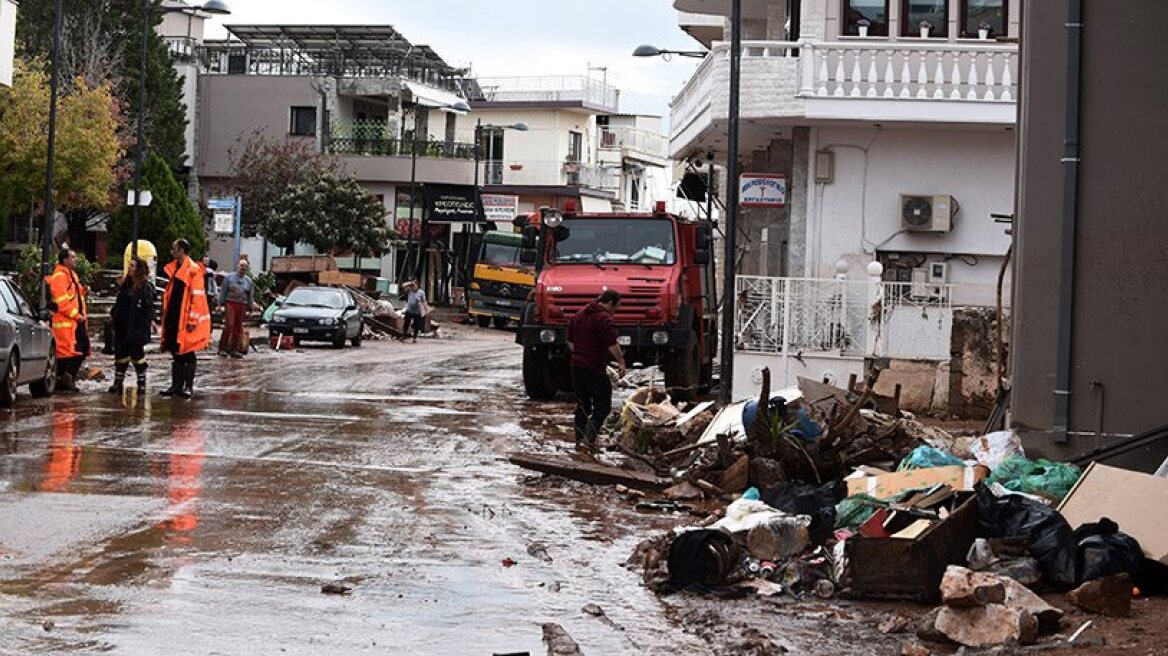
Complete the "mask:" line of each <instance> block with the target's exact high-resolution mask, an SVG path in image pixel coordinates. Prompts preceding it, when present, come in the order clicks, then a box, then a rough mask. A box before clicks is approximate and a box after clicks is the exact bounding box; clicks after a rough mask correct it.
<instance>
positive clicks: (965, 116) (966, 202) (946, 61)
mask: <svg viewBox="0 0 1168 656" xmlns="http://www.w3.org/2000/svg"><path fill="white" fill-rule="evenodd" d="M1020 3H1021V0H1013V1H1012V2H1011V0H984V1H979V2H972V1H968V0H744V1H743V3H742V6H743V22H742V38H743V43H742V59H741V63H742V66H741V94H740V102H741V106H740V117H741V120H740V142H739V168H740V171H742V172H744V173H749V172H757V173H767V174H782V175H785V176H786V181H787V202H786V206H785V207H782V208H743V209H742V210H741V211H740V213H739V217H740V218H739V226H740V231H739V245H740V247H741V248H742V249H743V251H744V252H743V253H742V254H741V256H742V259H741V261H742V266H741V268H740V273H742V274H746V275H752V276H765V277H795V278H811V279H821V280H827V281H831V280H832V279H833V278H834V277H836V276H837V274H839V273H842V274H843V276H844V277H845V278H847V279H850V280H853V281H866V280H867V275H868V273H867V272H868V267H869V265H870V264H871V263H872V262H874V261H876V262H880V263H881V265H882V269H883V273H882V276H883V279H884V281H887V282H890V283H896V282H901V283H905V284H904V285H903V288H904V291H905V293H904V294H903V296H904V300H906V301H909V302H914V303H919V304H922V305H928V304H929V303H933V302H935V305H938V306H943V307H952V306H956V305H993V303H994V299H995V291H996V290H995V283H996V281H997V278H998V274H999V271H1000V269H1001V267H1002V265H1003V258H1004V256H1005V254H1006V251H1007V248H1008V247H1009V244H1010V240H1009V237H1008V236H1007V234H1006V231H1005V228H1006V227H1007V226H1004V225H1002V224H1000V223H997V222H995V220H994V219H993V218H992V217H991V214H995V213H1000V214H1010V213H1012V211H1013V206H1014V169H1015V137H1014V125H1015V120H1016V112H1017V108H1016V103H1017V97H1018V86H1017V80H1018V52H1017V45H1016V37H1017V35H1018V33H1019V24H1018V20H1019V18H1018V17H1019V15H1020V13H1021V12H1020V7H1019V5H1020ZM730 4H731V3H730V2H729V0H675V2H674V6H675V7H676V8H677V9H678V10H679V11H680V12H682V13H681V15H680V19H679V23H680V25H681V27H682V29H683V30H685V31H686V32H688V33H689V34H690V35H691V36H693V37H694V38H695V39H697V40H698V41H700V42H701V43H702V44H703V45H705V46H706V47H707V48H709V50H710V53H709V55H708V56H707V57H706V58H705V60H704V61H703V62H702V64H701V65H700V67H699V68H698V69H697V71H696V72H695V73H694V75H693V76H692V77H691V79H690V80H689V81H688V83H687V84H686V85H685V87H684V88H683V89H682V90H681V91H680V92H679V93H678V94H677V96H676V97H675V98H674V100H673V102H672V104H671V117H670V148H669V150H670V155H671V156H672V157H674V158H675V159H683V158H688V157H692V156H696V155H699V154H701V153H705V152H707V151H713V152H715V153H716V156H717V158H718V159H719V161H722V162H724V161H725V157H726V128H727V117H728V114H729V112H728V98H729V43H728V41H729V37H730V33H729V29H728V27H729V21H728V17H729V13H730ZM979 27H980V28H982V29H980V30H979ZM987 28H988V29H987ZM979 32H981V33H979ZM950 197H951V198H952V202H950V201H949V199H950ZM914 281H915V282H916V283H917V285H911V283H912V282H914ZM798 284H799V283H792V285H793V286H797V285H798ZM807 284H811V283H807ZM860 284H866V283H863V282H861V283H860ZM781 286H782V285H781V284H780V285H779V287H781ZM779 287H775V289H778V288H779ZM892 289H894V290H895V289H898V288H896V287H893V288H892ZM831 293H832V294H835V297H836V302H837V303H838V302H839V298H840V297H843V296H847V294H839V293H838V292H831ZM796 296H799V294H796ZM1006 297H1007V298H1008V291H1007V292H1006ZM874 298H875V297H872V296H871V295H870V294H869V293H868V292H866V291H860V292H859V293H858V298H857V300H856V304H857V307H858V308H859V309H858V310H856V309H855V308H853V312H854V313H855V314H857V315H858V317H859V319H860V321H861V323H864V322H867V320H868V319H867V317H868V315H869V314H870V313H869V312H867V311H866V310H868V309H869V305H870V302H871V301H873V299H874ZM819 300H822V294H816V293H811V294H810V295H809V296H808V297H806V298H804V301H805V302H804V304H803V305H802V306H800V305H798V303H799V301H798V300H792V301H791V302H792V303H794V304H795V305H794V306H793V308H792V309H793V310H794V314H795V318H793V319H790V320H789V321H788V322H786V324H784V325H787V324H789V326H788V330H787V331H786V332H785V333H784V334H785V335H787V336H788V337H791V336H792V335H794V334H796V333H802V334H808V335H817V336H819V338H820V339H819V341H820V342H821V343H824V340H823V339H822V337H823V336H824V335H827V336H828V337H829V339H827V340H826V341H827V343H829V344H831V343H832V342H833V340H832V339H830V338H831V337H833V336H834V337H835V338H838V337H839V334H840V332H841V330H842V328H841V327H840V326H842V325H845V324H847V323H848V322H847V321H839V320H832V321H830V322H829V323H828V324H825V325H823V326H819V327H818V328H816V327H814V326H808V325H802V324H799V320H800V314H801V311H802V310H806V309H807V304H808V303H815V302H818V301H819ZM776 303H778V306H781V305H782V303H781V302H779V301H777V300H776ZM888 305H891V303H889V302H886V303H885V304H884V307H885V308H887V306H888ZM756 309H759V308H756ZM771 309H773V308H769V307H768V308H762V313H763V314H764V315H765V314H767V313H768V312H770V311H771ZM743 311H744V308H743V307H742V306H741V305H740V307H739V314H740V317H739V320H740V323H741V322H743V321H749V317H743V316H741V315H742V313H743ZM803 314H804V317H803V318H805V317H806V316H810V315H814V314H815V313H814V312H809V313H803ZM843 314H847V312H844V313H843ZM782 315H783V312H782V311H781V307H780V311H779V315H778V316H782ZM757 316H759V315H757V314H756V315H755V317H756V318H757ZM804 323H806V322H804ZM894 323H895V322H894ZM934 323H936V322H934ZM942 323H944V322H942ZM796 324H799V325H796ZM889 325H890V324H887V323H885V324H882V325H877V326H875V332H877V333H881V337H880V340H877V342H878V343H877V342H873V341H872V340H871V339H870V336H869V337H863V336H860V335H856V334H849V335H848V339H847V340H845V341H847V342H848V343H849V344H850V347H849V348H842V347H840V344H838V343H834V344H831V345H830V346H829V347H823V348H820V349H813V348H810V346H811V345H810V344H803V343H799V342H798V341H794V340H793V337H792V338H791V339H790V340H784V339H778V341H780V342H785V343H784V344H779V345H777V346H776V348H777V350H776V351H774V352H781V353H788V352H790V351H794V352H795V353H799V354H800V355H801V357H800V359H799V360H797V361H795V364H794V365H790V366H788V364H789V363H788V364H784V365H783V366H782V368H781V371H787V372H789V373H790V376H789V378H790V377H793V375H795V374H799V375H807V376H811V377H813V378H818V377H819V376H820V375H822V374H824V373H834V374H837V375H839V376H843V375H844V374H846V373H852V372H855V371H857V370H858V369H857V367H858V366H859V365H857V361H859V362H860V363H861V364H862V360H863V357H862V356H864V355H867V356H884V357H893V358H895V357H917V358H920V357H927V358H932V359H936V360H938V361H940V360H943V359H947V358H948V349H949V343H948V341H947V336H948V332H947V330H945V334H944V335H940V336H939V337H938V338H937V339H931V340H924V341H930V342H935V347H930V348H925V347H923V346H922V345H921V344H922V342H921V340H919V339H918V340H915V342H914V340H901V339H900V338H901V337H903V332H902V334H900V335H897V334H891V335H890V330H889ZM938 325H940V324H938ZM777 326H778V324H776V326H775V327H776V329H777ZM845 332H846V331H845ZM867 332H872V331H867ZM891 332H893V333H895V332H896V331H891ZM772 337H775V338H776V339H777V336H775V335H772ZM889 338H892V340H893V341H905V342H906V343H908V344H910V345H912V344H915V348H908V349H907V351H905V352H904V353H903V354H902V353H899V352H894V351H893V350H891V349H890V347H887V344H888V339H889ZM747 341H749V340H747ZM881 344H884V345H885V347H882V346H881ZM798 347H806V348H799V349H798V351H795V349H796V348H798ZM818 350H822V351H825V352H830V351H834V352H835V356H834V357H836V358H837V360H836V361H834V364H832V365H831V366H830V367H828V366H826V365H823V364H821V363H816V364H811V365H806V366H805V365H803V364H801V362H805V361H807V357H808V354H809V353H811V352H814V351H818ZM743 351H744V352H745V353H750V352H751V348H750V347H746V348H744V349H743ZM849 353H850V355H849ZM790 354H791V355H793V354H794V353H790ZM857 355H858V356H861V357H859V358H857V357H854V356H857ZM840 358H843V359H842V360H840ZM751 369H752V367H750V366H747V367H742V366H737V367H736V381H735V383H736V389H749V388H750V387H751V385H750V383H749V380H748V379H744V378H742V377H743V376H748V375H749V374H750V371H751ZM744 370H745V371H744Z"/></svg>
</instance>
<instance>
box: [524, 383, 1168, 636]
mask: <svg viewBox="0 0 1168 656" xmlns="http://www.w3.org/2000/svg"><path fill="white" fill-rule="evenodd" d="M766 378H767V376H766V375H764V385H763V392H762V394H761V395H760V396H759V398H758V399H756V400H751V401H747V402H742V403H736V404H732V405H729V406H726V407H723V408H721V409H720V410H717V411H715V407H714V404H713V403H710V402H706V403H699V404H695V405H688V406H687V405H675V404H674V403H673V402H672V401H671V399H670V398H669V396H668V394H666V393H665V391H664V390H662V389H660V388H656V387H644V388H641V389H638V390H637V391H635V392H634V393H633V394H632V395H631V396H630V397H628V399H627V400H626V401H625V403H624V405H623V407H622V408H621V411H620V413H619V418H617V419H616V420H614V422H613V423H612V425H611V426H610V428H611V429H612V431H613V432H614V433H615V440H614V443H613V445H612V447H611V449H612V450H614V451H618V452H620V453H622V454H623V455H624V458H625V460H624V462H623V464H621V465H619V466H617V465H609V464H606V463H603V462H590V463H587V464H581V465H572V464H567V463H565V462H563V461H556V460H555V459H554V458H546V457H545V458H542V459H537V458H527V459H526V460H525V459H524V458H523V457H519V456H513V458H512V461H513V462H516V463H517V464H521V465H522V466H526V467H530V468H532V469H539V470H541V471H545V472H549V473H556V474H559V475H564V476H568V477H572V478H577V479H579V480H583V481H587V482H592V483H608V484H618V485H619V486H622V487H618V489H620V490H624V491H626V492H628V493H629V494H630V496H632V497H635V498H636V499H637V500H638V504H637V508H638V509H644V510H672V511H684V512H688V513H689V514H691V515H698V516H701V517H702V519H699V520H697V521H695V522H693V523H691V524H688V525H685V526H679V527H677V528H675V529H673V530H671V531H669V532H667V533H665V534H662V535H659V536H657V537H654V538H652V539H649V540H646V541H644V542H642V543H641V544H640V545H639V546H638V547H637V549H636V551H635V552H634V553H633V554H632V556H631V557H630V559H629V561H628V565H629V566H630V567H633V568H639V569H640V570H641V571H642V576H643V580H644V582H645V584H646V585H647V586H648V587H649V588H650V589H652V590H654V591H656V592H658V593H661V594H669V593H674V592H678V591H683V590H684V591H689V592H697V593H709V592H716V593H719V594H724V593H726V592H727V591H733V592H741V591H743V590H745V591H749V592H752V593H756V594H759V595H768V596H769V595H792V596H795V597H803V596H813V597H819V598H825V599H826V598H831V597H834V596H842V597H848V598H861V599H903V600H909V601H914V602H918V603H936V602H940V605H939V606H937V608H935V609H934V610H933V611H931V612H929V613H925V614H923V616H922V617H920V618H917V619H916V620H915V621H913V622H908V621H906V622H903V623H900V624H899V625H897V626H893V627H891V628H889V629H888V630H889V631H894V630H895V631H900V632H908V631H912V630H914V629H915V631H916V632H917V633H918V634H919V636H920V637H921V638H922V639H925V640H931V641H943V642H947V643H955V644H960V645H965V646H969V647H985V646H989V645H997V644H1002V643H1017V644H1032V643H1034V642H1035V641H1037V640H1039V639H1040V636H1044V635H1049V634H1051V633H1055V632H1058V631H1060V630H1061V629H1062V628H1063V627H1062V626H1061V624H1060V621H1061V619H1062V613H1061V611H1059V610H1058V609H1056V608H1054V607H1053V606H1050V605H1049V604H1047V603H1046V602H1045V601H1043V600H1042V598H1041V597H1040V596H1038V594H1037V593H1036V592H1035V591H1039V592H1047V591H1059V592H1066V591H1070V592H1069V594H1068V596H1067V599H1068V601H1069V602H1071V603H1073V604H1075V605H1077V606H1078V607H1080V608H1082V609H1084V610H1087V611H1089V612H1092V613H1102V614H1107V615H1123V614H1125V613H1127V611H1128V609H1129V608H1130V606H1131V600H1132V598H1133V595H1136V594H1140V590H1141V589H1142V590H1143V591H1145V592H1146V591H1147V590H1149V589H1150V588H1151V587H1152V585H1153V583H1152V581H1151V571H1152V569H1153V568H1158V567H1160V563H1168V537H1165V536H1166V535H1168V531H1166V530H1165V529H1163V528H1162V525H1160V526H1156V525H1155V524H1156V522H1150V521H1146V520H1143V519H1141V517H1142V516H1141V515H1138V514H1132V513H1131V512H1130V511H1126V509H1125V508H1122V507H1118V504H1114V503H1112V504H1110V505H1108V504H1107V503H1106V500H1105V499H1104V497H1103V493H1102V492H1100V491H1099V490H1106V489H1108V487H1109V486H1112V485H1113V481H1114V480H1115V479H1114V477H1115V476H1120V475H1122V476H1125V477H1131V476H1138V477H1145V478H1150V479H1153V481H1154V482H1147V481H1144V480H1142V479H1141V480H1140V481H1137V482H1129V483H1127V485H1131V486H1132V489H1144V488H1142V487H1140V486H1145V485H1147V486H1158V487H1154V489H1158V490H1159V491H1160V493H1165V492H1168V479H1159V478H1154V477H1150V476H1146V475H1144V474H1137V473H1135V472H1128V471H1126V470H1117V469H1114V468H1108V467H1103V466H1101V465H1098V464H1097V463H1096V464H1093V465H1091V467H1089V468H1088V469H1087V470H1086V471H1085V472H1084V471H1083V470H1081V469H1080V468H1079V467H1077V466H1075V465H1073V464H1068V463H1061V462H1051V461H1048V460H1042V459H1038V460H1032V459H1029V458H1027V457H1026V454H1025V452H1024V449H1023V446H1022V443H1021V441H1020V440H1019V438H1018V437H1017V435H1015V434H1014V433H1012V432H1010V431H1002V432H996V433H989V434H986V435H979V436H971V437H958V436H954V435H950V434H948V433H946V432H945V431H942V430H939V429H936V428H931V427H927V426H925V425H923V424H921V423H920V422H918V421H917V420H916V419H915V418H914V417H912V416H911V415H909V414H908V413H904V412H900V411H899V409H898V408H897V407H895V406H896V399H894V398H885V397H880V396H878V395H875V394H873V393H872V392H871V390H872V388H873V386H874V383H875V379H874V378H873V379H870V380H868V381H866V382H865V386H864V387H863V388H862V389H856V388H854V387H853V386H849V388H850V389H847V390H843V389H839V388H836V387H833V386H830V385H826V384H823V383H819V382H815V381H808V380H800V381H799V385H798V387H797V388H792V389H787V390H780V391H779V392H777V393H774V394H772V393H771V392H770V390H769V384H767V382H766ZM1116 472H1120V474H1116ZM1109 477H1111V478H1109ZM1127 480H1129V481H1130V478H1129V479H1127ZM1148 489H1152V488H1148ZM638 490H639V491H638ZM654 493H659V494H661V495H663V496H664V497H665V498H666V499H667V500H666V501H661V502H647V501H645V499H646V498H647V495H651V494H654ZM1101 499H1103V501H1102V502H1101ZM680 502H687V503H688V504H689V505H686V504H683V503H680ZM722 504H727V505H725V506H723V505H722ZM1125 511H1126V514H1125V515H1124V516H1125V517H1126V519H1124V520H1121V521H1120V522H1117V521H1112V519H1108V518H1107V515H1111V516H1112V517H1116V516H1117V513H1118V514H1124V513H1125ZM1160 512H1161V514H1163V511H1160ZM1145 514H1146V513H1145ZM1156 531H1159V532H1158V533H1156ZM1142 538H1146V539H1147V540H1148V542H1147V543H1145V545H1144V546H1141V542H1140V539H1142ZM1156 561H1160V562H1156ZM894 624H895V623H894ZM1076 637H1078V636H1076Z"/></svg>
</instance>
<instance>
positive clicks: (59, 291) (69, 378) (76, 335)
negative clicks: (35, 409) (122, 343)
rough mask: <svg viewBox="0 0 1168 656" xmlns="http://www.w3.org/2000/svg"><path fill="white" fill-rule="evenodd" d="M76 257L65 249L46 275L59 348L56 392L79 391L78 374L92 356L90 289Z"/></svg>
mask: <svg viewBox="0 0 1168 656" xmlns="http://www.w3.org/2000/svg"><path fill="white" fill-rule="evenodd" d="M76 269H77V254H76V253H75V252H73V251H72V250H70V249H68V248H62V249H61V252H60V253H58V254H57V266H56V267H54V268H53V272H52V273H50V274H49V275H47V276H45V284H46V285H47V286H48V292H49V299H48V301H49V302H48V305H49V310H51V311H52V313H53V318H52V322H53V323H52V328H53V340H54V342H55V343H56V345H57V390H58V391H63V392H77V391H79V390H78V388H77V374H78V373H79V372H80V371H81V365H82V363H84V362H85V358H87V357H89V326H88V316H87V315H88V312H87V311H86V306H85V297H86V296H87V295H88V293H89V290H88V289H86V288H85V285H82V284H81V279H79V278H78V277H77V270H76Z"/></svg>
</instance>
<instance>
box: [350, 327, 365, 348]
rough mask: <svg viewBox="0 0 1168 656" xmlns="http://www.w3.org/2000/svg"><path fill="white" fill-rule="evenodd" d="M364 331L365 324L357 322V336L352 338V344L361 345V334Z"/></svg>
mask: <svg viewBox="0 0 1168 656" xmlns="http://www.w3.org/2000/svg"><path fill="white" fill-rule="evenodd" d="M364 333H365V324H363V323H359V324H357V336H356V337H354V338H353V346H360V345H361V336H362V335H364Z"/></svg>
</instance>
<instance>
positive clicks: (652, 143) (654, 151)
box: [600, 125, 666, 158]
mask: <svg viewBox="0 0 1168 656" xmlns="http://www.w3.org/2000/svg"><path fill="white" fill-rule="evenodd" d="M600 147H601V148H603V149H611V150H627V151H631V152H634V153H642V154H645V155H649V156H651V157H659V158H664V157H666V152H665V151H666V142H665V136H664V135H662V134H659V133H657V132H651V131H649V130H644V129H641V128H634V127H631V126H624V125H616V126H608V127H603V128H601V129H600Z"/></svg>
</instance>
